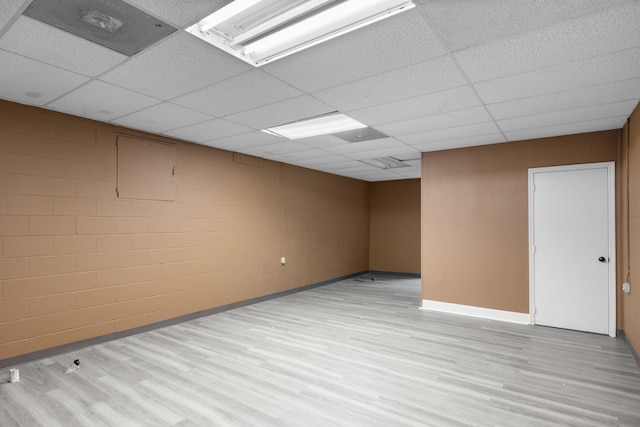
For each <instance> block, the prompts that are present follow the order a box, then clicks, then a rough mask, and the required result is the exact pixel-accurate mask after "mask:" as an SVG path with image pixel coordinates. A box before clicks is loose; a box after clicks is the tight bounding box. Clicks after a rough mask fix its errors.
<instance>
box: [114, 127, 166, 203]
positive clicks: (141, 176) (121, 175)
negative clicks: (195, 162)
mask: <svg viewBox="0 0 640 427" xmlns="http://www.w3.org/2000/svg"><path fill="white" fill-rule="evenodd" d="M117 151H118V165H117V174H118V181H117V193H118V198H120V199H137V200H158V201H175V200H176V181H175V175H176V145H175V144H169V143H165V142H157V141H152V140H147V139H142V138H136V137H131V136H125V135H118V139H117Z"/></svg>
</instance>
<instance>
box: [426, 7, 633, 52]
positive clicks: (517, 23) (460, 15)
mask: <svg viewBox="0 0 640 427" xmlns="http://www.w3.org/2000/svg"><path fill="white" fill-rule="evenodd" d="M634 1H635V0H611V1H598V0H535V1H518V2H514V1H512V0H483V1H451V0H420V3H422V6H421V7H422V8H423V10H424V11H425V12H426V13H425V15H426V16H427V17H428V22H429V23H431V24H432V25H433V28H434V29H435V31H436V32H437V33H438V34H439V35H440V37H442V39H443V40H444V42H445V44H446V45H447V46H448V47H449V48H450V49H451V50H453V51H456V50H460V49H464V48H467V47H469V46H476V45H479V44H483V43H487V42H490V41H492V40H498V39H502V38H506V37H509V36H513V35H516V34H520V33H524V32H527V31H531V30H535V29H537V28H542V27H546V26H548V25H553V24H556V23H559V22H563V21H566V20H569V19H574V18H577V17H580V16H585V15H588V14H591V13H596V12H599V11H603V10H609V9H614V8H618V7H623V6H625V5H629V4H633V3H634Z"/></svg>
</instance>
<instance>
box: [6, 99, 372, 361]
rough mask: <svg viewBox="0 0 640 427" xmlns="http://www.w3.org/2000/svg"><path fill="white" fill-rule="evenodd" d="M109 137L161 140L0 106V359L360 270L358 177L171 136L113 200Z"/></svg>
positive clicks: (364, 216)
mask: <svg viewBox="0 0 640 427" xmlns="http://www.w3.org/2000/svg"><path fill="white" fill-rule="evenodd" d="M117 132H125V133H127V134H132V135H139V136H146V137H150V138H153V139H161V138H159V137H155V136H151V135H144V134H142V133H139V132H135V131H131V130H126V129H122V128H116V127H113V126H109V125H106V124H103V123H98V122H93V121H89V120H84V119H80V118H76V117H71V116H66V115H63V114H58V113H54V112H50V111H46V110H42V109H37V108H31V107H26V106H22V105H18V104H13V103H9V102H4V101H0V237H1V239H2V245H1V251H0V296H1V298H0V359H5V358H8V357H12V356H16V355H20V354H24V353H28V352H32V351H36V350H40V349H45V348H50V347H53V346H57V345H60V344H65V343H69V342H73V341H78V340H82V339H86V338H92V337H96V336H100V335H104V334H108V333H112V332H115V331H121V330H126V329H129V328H132V327H136V326H140V325H144V324H149V323H153V322H157V321H161V320H165V319H169V318H173V317H177V316H180V315H184V314H188V313H193V312H197V311H201V310H205V309H208V308H212V307H217V306H221V305H224V304H228V303H233V302H237V301H241V300H246V299H249V298H253V297H258V296H263V295H267V294H271V293H275V292H278V291H283V290H289V289H293V288H296V287H300V286H303V285H308V284H311V283H316V282H320V281H323V280H329V279H333V278H336V277H340V276H343V275H348V274H352V273H357V272H361V271H365V270H367V269H368V248H369V199H368V193H369V192H368V184H367V183H366V182H361V181H357V180H352V179H347V178H342V177H337V176H333V175H328V174H324V173H320V172H315V171H311V170H308V169H302V168H298V167H294V166H287V165H284V166H283V165H281V164H280V163H276V162H270V161H266V160H265V161H260V162H258V163H262V166H250V165H247V164H241V163H236V162H234V161H233V154H232V153H230V152H225V151H220V150H215V149H212V148H208V147H203V146H197V145H193V144H188V143H182V142H178V141H173V142H175V143H177V170H176V201H175V202H153V201H141V200H118V199H116V196H115V177H116V156H115V153H116V151H115V140H116V134H117ZM161 140H164V141H171V140H168V139H161ZM283 193H284V199H283V198H282V197H281V195H282V194H283ZM283 206H284V210H283V209H282V207H283ZM281 213H284V216H282V215H281ZM282 224H284V234H282V233H281V229H282ZM281 246H284V252H283V254H284V255H285V256H286V259H287V263H286V265H285V266H282V265H280V256H281Z"/></svg>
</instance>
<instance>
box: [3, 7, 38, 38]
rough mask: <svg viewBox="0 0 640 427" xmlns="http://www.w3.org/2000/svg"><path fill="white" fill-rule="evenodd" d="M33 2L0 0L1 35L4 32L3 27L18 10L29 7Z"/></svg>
mask: <svg viewBox="0 0 640 427" xmlns="http://www.w3.org/2000/svg"><path fill="white" fill-rule="evenodd" d="M29 3H31V1H30V0H0V10H1V11H2V13H0V35H1V34H2V30H3V27H4V26H5V25H7V23H9V21H11V19H12V18H13V17H14V15H15V14H16V13H18V11H20V10H21V9H22V7H23V6H24V7H27V6H28V5H29Z"/></svg>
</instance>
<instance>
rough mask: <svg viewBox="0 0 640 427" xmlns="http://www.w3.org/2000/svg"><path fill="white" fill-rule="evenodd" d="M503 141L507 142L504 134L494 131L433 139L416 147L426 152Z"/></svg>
mask: <svg viewBox="0 0 640 427" xmlns="http://www.w3.org/2000/svg"><path fill="white" fill-rule="evenodd" d="M502 142H507V140H506V138H505V137H504V135H502V134H501V133H494V134H489V135H478V136H470V137H467V138H460V139H451V140H448V141H433V142H428V143H425V144H418V145H415V146H414V147H415V148H417V149H418V150H420V151H422V152H425V153H426V152H428V151H439V150H452V149H454V148H463V147H475V146H477V145H488V144H499V143H502Z"/></svg>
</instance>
